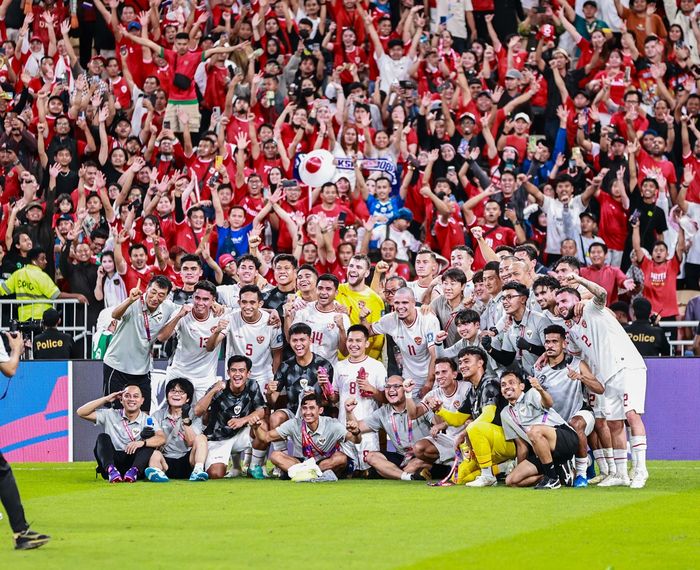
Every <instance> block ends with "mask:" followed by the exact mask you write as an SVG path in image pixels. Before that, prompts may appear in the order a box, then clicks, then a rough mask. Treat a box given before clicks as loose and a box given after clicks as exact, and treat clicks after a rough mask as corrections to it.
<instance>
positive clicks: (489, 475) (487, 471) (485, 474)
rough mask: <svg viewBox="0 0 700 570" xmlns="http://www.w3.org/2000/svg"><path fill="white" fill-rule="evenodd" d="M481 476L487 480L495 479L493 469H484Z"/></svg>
mask: <svg viewBox="0 0 700 570" xmlns="http://www.w3.org/2000/svg"><path fill="white" fill-rule="evenodd" d="M481 475H482V476H483V477H486V478H487V479H493V469H491V467H482V468H481Z"/></svg>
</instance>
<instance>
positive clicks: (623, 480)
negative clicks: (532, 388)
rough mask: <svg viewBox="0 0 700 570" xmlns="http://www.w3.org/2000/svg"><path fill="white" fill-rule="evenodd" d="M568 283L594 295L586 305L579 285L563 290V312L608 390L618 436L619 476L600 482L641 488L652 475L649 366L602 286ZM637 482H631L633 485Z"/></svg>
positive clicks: (560, 301) (573, 280) (579, 279)
mask: <svg viewBox="0 0 700 570" xmlns="http://www.w3.org/2000/svg"><path fill="white" fill-rule="evenodd" d="M566 283H567V284H571V285H572V286H576V285H580V286H583V287H584V288H586V289H587V290H588V291H590V292H591V293H592V294H593V300H592V301H591V302H586V303H582V304H581V303H580V301H581V296H580V294H579V292H578V291H577V290H576V289H574V288H573V287H564V288H562V289H560V290H559V291H558V292H557V309H558V311H559V314H560V315H561V316H562V317H563V318H564V319H565V321H566V323H565V325H566V328H567V330H568V334H569V340H570V341H573V342H574V343H575V344H576V345H577V346H578V348H579V349H580V350H581V353H582V355H583V358H585V359H586V361H587V362H589V363H590V364H591V366H592V367H593V372H594V374H595V376H596V378H598V379H599V380H600V382H601V384H603V386H605V404H606V406H607V409H608V414H609V415H608V417H607V418H606V419H607V420H608V426H609V427H610V434H611V436H612V444H613V454H614V460H615V473H611V474H610V475H608V477H607V478H606V479H605V480H604V481H601V482H600V483H599V486H603V487H614V486H622V485H629V486H630V487H631V488H633V489H641V488H642V487H644V485H645V484H646V480H647V478H648V477H649V474H648V473H647V469H646V449H647V438H646V432H645V429H644V423H643V422H642V418H641V416H640V414H643V413H644V400H645V393H646V385H647V367H646V364H645V363H644V359H643V358H642V357H641V355H640V354H639V351H638V350H637V349H636V347H635V346H634V344H633V343H632V341H631V340H630V338H629V336H627V333H626V332H625V330H624V329H623V328H622V325H620V323H619V322H618V321H617V319H616V318H615V316H614V314H613V313H612V312H610V311H608V310H607V309H606V307H605V303H606V300H607V293H606V291H605V289H604V288H603V287H601V286H600V285H598V284H596V283H593V282H592V281H589V280H588V279H584V278H583V277H581V276H580V275H576V274H570V275H569V276H568V277H567V279H566ZM625 419H626V420H627V422H628V423H629V426H630V429H631V431H632V438H631V440H630V444H631V448H632V477H631V478H630V476H629V475H628V473H627V436H626V433H625ZM630 479H631V481H630Z"/></svg>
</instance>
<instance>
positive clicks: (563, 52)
mask: <svg viewBox="0 0 700 570" xmlns="http://www.w3.org/2000/svg"><path fill="white" fill-rule="evenodd" d="M557 54H561V55H563V56H564V57H565V58H566V60H567V61H571V56H570V55H569V52H567V51H566V50H565V49H562V48H557V49H555V50H554V51H552V56H555V55H557Z"/></svg>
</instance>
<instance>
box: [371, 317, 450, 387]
mask: <svg viewBox="0 0 700 570" xmlns="http://www.w3.org/2000/svg"><path fill="white" fill-rule="evenodd" d="M372 329H373V330H374V332H375V333H380V334H388V335H390V336H391V338H393V339H394V342H395V343H396V346H398V347H399V350H400V351H401V356H402V357H403V377H404V378H411V379H413V380H415V381H416V389H417V390H420V388H422V387H423V384H425V382H426V381H427V380H428V369H429V367H430V351H429V350H428V349H429V348H430V347H431V346H433V345H434V344H435V336H436V335H437V333H438V331H439V330H440V322H439V321H438V320H437V317H436V316H435V315H433V314H432V313H429V314H427V315H424V314H423V313H421V312H420V311H417V312H416V320H415V321H414V323H413V324H412V325H411V326H406V324H405V323H404V322H403V321H402V320H401V319H399V317H398V315H397V314H396V313H390V314H388V315H384V316H383V317H382V318H381V319H379V321H377V322H376V323H374V324H372Z"/></svg>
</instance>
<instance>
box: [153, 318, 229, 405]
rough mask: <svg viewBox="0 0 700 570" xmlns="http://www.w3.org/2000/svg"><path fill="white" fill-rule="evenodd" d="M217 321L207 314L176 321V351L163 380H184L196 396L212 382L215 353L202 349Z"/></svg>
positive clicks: (214, 378) (214, 370) (215, 351)
mask: <svg viewBox="0 0 700 570" xmlns="http://www.w3.org/2000/svg"><path fill="white" fill-rule="evenodd" d="M218 322H219V318H218V317H215V316H214V313H212V312H211V311H210V312H209V316H208V317H207V318H206V319H204V320H199V319H198V318H197V317H195V316H194V313H189V314H188V315H185V316H184V317H182V319H180V322H179V323H177V326H176V328H175V332H176V334H177V348H176V349H175V354H174V355H173V360H172V362H171V363H170V364H169V365H168V368H167V370H166V378H168V379H171V378H187V379H188V380H190V381H191V382H192V384H193V385H194V387H195V389H197V392H198V393H199V392H201V391H202V390H206V389H207V388H209V386H211V385H212V384H213V383H214V382H215V381H216V367H217V363H218V359H219V352H218V350H214V351H213V352H207V349H206V348H205V347H206V344H207V339H208V338H209V337H210V336H211V331H212V330H213V329H214V327H216V324H217V323H218Z"/></svg>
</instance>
